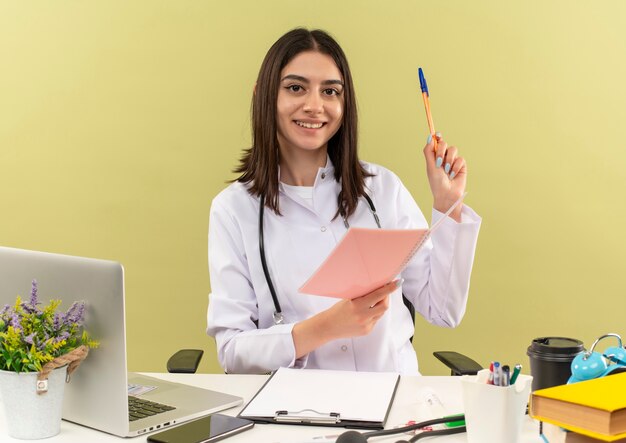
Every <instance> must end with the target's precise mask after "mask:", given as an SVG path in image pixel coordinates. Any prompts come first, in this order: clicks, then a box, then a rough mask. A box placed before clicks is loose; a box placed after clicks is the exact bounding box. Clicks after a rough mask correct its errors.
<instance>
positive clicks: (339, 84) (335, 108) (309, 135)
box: [277, 51, 344, 153]
mask: <svg viewBox="0 0 626 443" xmlns="http://www.w3.org/2000/svg"><path fill="white" fill-rule="evenodd" d="M343 102H344V98H343V78H342V77H341V73H340V72H339V69H338V68H337V65H336V64H335V62H334V61H333V59H332V58H331V57H330V56H328V55H326V54H322V53H320V52H316V51H306V52H301V53H300V54H298V55H297V56H296V57H294V58H293V60H291V61H290V62H289V63H288V64H287V65H286V66H285V68H284V69H283V70H282V72H281V74H280V86H279V90H278V107H277V108H278V110H277V120H278V142H279V143H280V147H281V150H282V151H284V150H305V151H313V150H317V149H319V148H322V147H323V148H324V149H325V148H326V146H327V143H328V140H330V138H331V137H332V136H333V135H335V133H336V132H337V130H338V129H339V127H340V126H341V122H342V117H343ZM293 153H295V152H293Z"/></svg>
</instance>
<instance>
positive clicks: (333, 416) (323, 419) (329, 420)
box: [274, 409, 341, 424]
mask: <svg viewBox="0 0 626 443" xmlns="http://www.w3.org/2000/svg"><path fill="white" fill-rule="evenodd" d="M305 412H306V414H304V413H305ZM274 421H275V422H277V423H310V424H337V423H339V422H341V416H340V414H339V413H338V412H328V413H326V412H319V411H316V410H314V409H303V410H301V411H276V415H275V416H274Z"/></svg>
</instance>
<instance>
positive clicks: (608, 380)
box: [530, 373, 626, 443]
mask: <svg viewBox="0 0 626 443" xmlns="http://www.w3.org/2000/svg"><path fill="white" fill-rule="evenodd" d="M530 415H531V416H532V417H533V418H534V419H536V420H540V421H543V422H546V423H551V424H553V425H556V426H559V427H561V428H564V429H567V430H569V431H572V432H571V433H567V436H566V439H565V441H566V442H567V443H587V442H595V441H609V442H626V373H621V374H615V375H610V376H606V377H602V378H596V379H593V380H588V381H583V382H579V383H574V384H569V385H561V386H554V387H552V388H547V389H539V390H537V391H535V392H533V393H532V397H531V403H530Z"/></svg>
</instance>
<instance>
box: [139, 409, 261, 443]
mask: <svg viewBox="0 0 626 443" xmlns="http://www.w3.org/2000/svg"><path fill="white" fill-rule="evenodd" d="M253 426H254V422H253V421H250V420H245V419H243V418H239V417H230V416H228V415H223V414H213V415H209V416H208V417H203V418H201V419H198V420H194V421H190V422H187V423H184V424H182V425H180V426H177V427H175V428H171V429H168V430H167V431H163V432H159V433H157V434H153V435H150V436H148V441H149V442H152V443H209V442H214V441H218V440H221V439H223V438H226V437H230V436H231V435H235V434H239V433H240V432H243V431H245V430H247V429H250V428H252V427H253Z"/></svg>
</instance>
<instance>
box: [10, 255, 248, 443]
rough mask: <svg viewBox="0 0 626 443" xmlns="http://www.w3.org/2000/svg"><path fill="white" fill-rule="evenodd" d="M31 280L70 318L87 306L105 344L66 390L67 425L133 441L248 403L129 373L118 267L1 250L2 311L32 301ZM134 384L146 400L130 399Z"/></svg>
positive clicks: (90, 327)
mask: <svg viewBox="0 0 626 443" xmlns="http://www.w3.org/2000/svg"><path fill="white" fill-rule="evenodd" d="M33 279H36V280H37V282H38V287H39V291H38V295H39V298H40V301H41V302H43V303H45V304H47V302H48V301H49V300H50V299H60V300H63V303H62V304H61V309H62V310H67V309H68V308H69V307H70V306H71V304H72V303H73V302H74V301H79V300H84V301H85V302H86V306H85V307H86V309H85V312H86V316H85V327H86V329H87V331H88V332H89V334H90V335H91V336H92V337H93V338H94V339H97V340H98V341H99V342H100V346H99V348H97V349H93V350H91V351H90V353H89V356H88V357H87V359H86V360H84V361H83V363H82V364H81V366H80V367H79V368H78V370H77V371H76V372H74V373H73V374H72V379H71V382H70V383H69V384H67V385H66V387H65V389H66V391H65V398H64V401H63V418H64V419H65V420H69V421H71V422H75V423H78V424H81V425H84V426H89V427H91V428H94V429H98V430H101V431H104V432H108V433H110V434H115V435H119V436H122V437H132V436H136V435H141V434H145V433H147V432H151V431H155V430H157V429H162V428H164V427H166V426H171V425H174V424H177V423H181V422H183V421H187V420H191V419H193V418H198V417H201V416H204V415H208V414H211V413H213V412H216V411H220V410H223V409H227V408H230V407H234V406H237V405H240V404H241V403H242V402H243V399H242V398H240V397H235V396H232V395H228V394H223V393H220V392H215V391H209V390H207V389H201V388H196V387H191V386H187V385H183V384H178V383H170V382H167V381H164V380H159V379H156V378H152V377H145V376H141V375H139V374H132V373H127V368H126V326H125V315H124V268H123V267H122V265H120V264H119V263H115V262H111V261H106V260H96V259H90V258H82V257H71V256H67V255H59V254H50V253H45V252H36V251H26V250H21V249H13V248H5V247H0V307H1V306H4V305H5V304H13V303H14V302H15V297H16V296H17V295H20V296H21V297H22V299H23V300H28V298H29V297H30V290H31V281H32V280H33ZM155 339H156V338H155ZM164 363H165V362H164ZM129 384H131V385H133V386H136V387H135V390H139V391H140V392H141V391H148V392H145V393H142V394H138V395H133V396H129V391H128V389H129ZM138 399H139V400H145V401H148V402H151V403H149V404H147V405H143V406H139V407H137V406H131V407H130V411H129V402H130V401H131V400H132V402H133V403H135V401H137V400H138ZM141 411H143V412H141ZM131 412H132V417H131V415H130V413H131Z"/></svg>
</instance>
